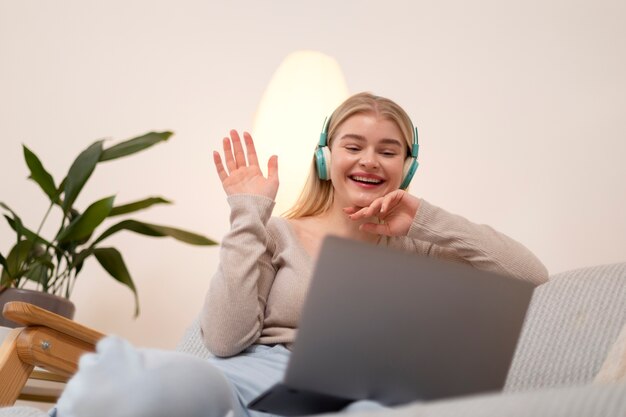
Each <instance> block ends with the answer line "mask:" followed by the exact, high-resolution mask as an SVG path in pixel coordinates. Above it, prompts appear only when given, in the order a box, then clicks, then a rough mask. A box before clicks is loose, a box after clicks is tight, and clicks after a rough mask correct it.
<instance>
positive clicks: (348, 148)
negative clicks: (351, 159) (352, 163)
mask: <svg viewBox="0 0 626 417" xmlns="http://www.w3.org/2000/svg"><path fill="white" fill-rule="evenodd" d="M346 149H347V150H349V151H350V152H358V151H359V150H360V148H359V147H358V146H352V145H348V146H346Z"/></svg>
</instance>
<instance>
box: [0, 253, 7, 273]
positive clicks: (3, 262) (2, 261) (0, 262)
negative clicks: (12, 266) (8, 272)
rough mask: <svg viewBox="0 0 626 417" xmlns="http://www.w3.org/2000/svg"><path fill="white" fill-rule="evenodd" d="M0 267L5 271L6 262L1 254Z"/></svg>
mask: <svg viewBox="0 0 626 417" xmlns="http://www.w3.org/2000/svg"><path fill="white" fill-rule="evenodd" d="M0 265H2V266H3V267H4V268H5V269H6V268H8V264H7V260H6V259H5V257H4V256H2V254H1V253H0Z"/></svg>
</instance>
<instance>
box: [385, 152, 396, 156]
mask: <svg viewBox="0 0 626 417" xmlns="http://www.w3.org/2000/svg"><path fill="white" fill-rule="evenodd" d="M381 154H382V155H383V156H396V155H397V154H398V153H397V152H395V151H382V152H381Z"/></svg>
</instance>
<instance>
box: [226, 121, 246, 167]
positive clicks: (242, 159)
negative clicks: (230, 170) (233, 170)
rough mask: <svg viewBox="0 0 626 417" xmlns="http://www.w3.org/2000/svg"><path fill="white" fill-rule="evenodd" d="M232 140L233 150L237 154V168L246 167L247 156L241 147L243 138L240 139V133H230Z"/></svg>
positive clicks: (233, 131) (232, 131) (234, 131)
mask: <svg viewBox="0 0 626 417" xmlns="http://www.w3.org/2000/svg"><path fill="white" fill-rule="evenodd" d="M230 139H231V140H232V142H233V150H234V154H235V164H236V165H237V168H239V167H245V166H246V154H245V153H244V151H243V146H242V145H241V138H240V137H239V133H238V132H237V131H236V130H234V129H233V130H231V131H230Z"/></svg>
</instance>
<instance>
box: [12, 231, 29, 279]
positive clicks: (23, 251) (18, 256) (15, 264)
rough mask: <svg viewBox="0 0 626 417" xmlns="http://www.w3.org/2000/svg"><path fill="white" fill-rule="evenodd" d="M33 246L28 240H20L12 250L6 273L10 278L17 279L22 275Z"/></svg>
mask: <svg viewBox="0 0 626 417" xmlns="http://www.w3.org/2000/svg"><path fill="white" fill-rule="evenodd" d="M32 247H33V244H32V242H29V241H27V240H20V241H19V242H17V243H16V244H15V246H13V248H11V251H10V252H9V254H8V255H7V258H6V273H7V274H8V275H9V277H10V278H12V279H16V278H19V276H20V275H21V273H22V270H23V269H24V268H23V265H24V264H25V263H26V261H27V260H28V254H29V253H30V250H31V249H32Z"/></svg>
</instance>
